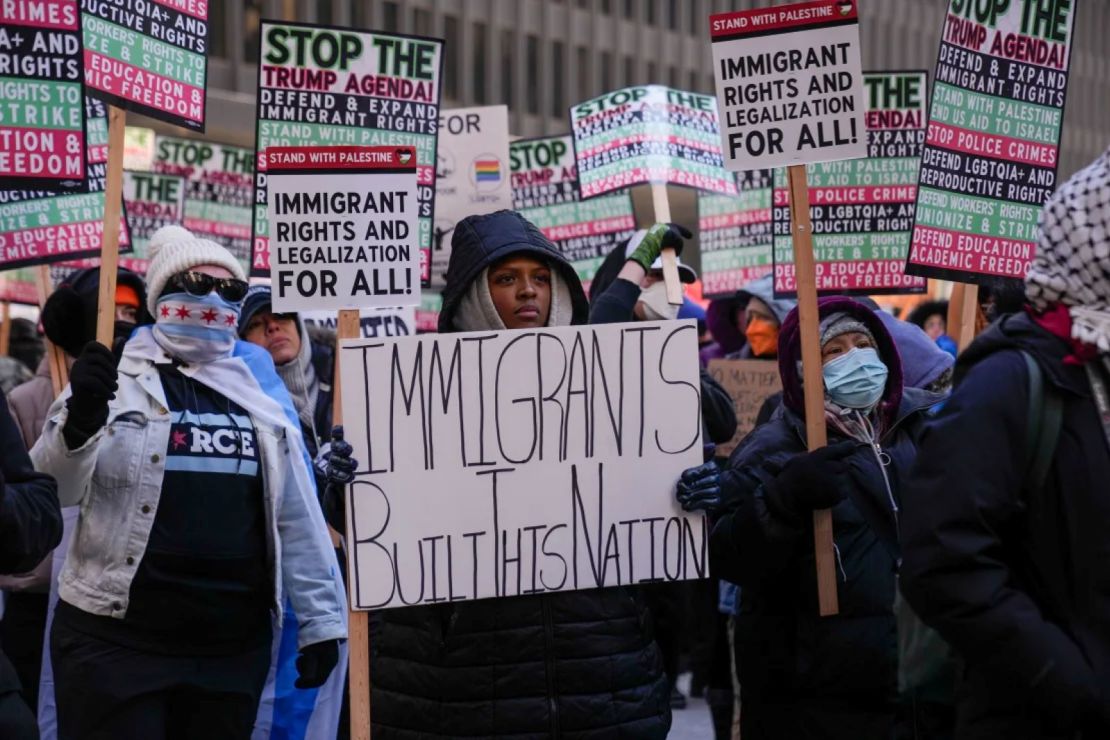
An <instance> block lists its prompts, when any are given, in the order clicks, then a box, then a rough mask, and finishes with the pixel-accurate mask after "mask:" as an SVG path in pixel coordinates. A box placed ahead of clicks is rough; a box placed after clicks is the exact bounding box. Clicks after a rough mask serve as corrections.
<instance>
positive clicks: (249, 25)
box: [243, 0, 262, 64]
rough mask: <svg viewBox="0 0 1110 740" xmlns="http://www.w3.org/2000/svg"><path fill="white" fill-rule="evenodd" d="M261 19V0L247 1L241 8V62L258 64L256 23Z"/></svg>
mask: <svg viewBox="0 0 1110 740" xmlns="http://www.w3.org/2000/svg"><path fill="white" fill-rule="evenodd" d="M261 18H262V0H247V2H246V3H244V6H243V34H244V38H243V61H244V62H248V63H250V64H258V22H259V20H260V19H261Z"/></svg>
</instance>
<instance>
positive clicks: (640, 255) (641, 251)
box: [628, 223, 693, 272]
mask: <svg viewBox="0 0 1110 740" xmlns="http://www.w3.org/2000/svg"><path fill="white" fill-rule="evenodd" d="M692 236H693V234H691V233H690V230H689V229H687V228H686V227H685V226H681V225H679V224H670V223H660V224H655V225H654V226H652V227H651V228H650V229H648V230H647V233H646V234H645V235H644V238H643V239H641V240H640V243H639V244H638V245H637V246H636V248H635V249H634V250H633V251H632V254H630V255H628V259H629V260H631V261H633V262H636V263H638V264H639V265H640V267H643V268H644V270H646V271H648V272H650V271H651V265H652V263H654V262H655V260H656V259H657V258H658V257H659V254H660V253H661V252H662V251H663V250H664V249H666V248H667V247H670V248H672V249H674V251H675V254H682V247H683V245H684V242H683V241H682V240H683V239H689V238H690V237H692Z"/></svg>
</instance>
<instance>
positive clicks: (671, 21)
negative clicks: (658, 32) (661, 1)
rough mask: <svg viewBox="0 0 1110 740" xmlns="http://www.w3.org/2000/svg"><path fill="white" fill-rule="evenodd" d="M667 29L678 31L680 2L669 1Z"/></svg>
mask: <svg viewBox="0 0 1110 740" xmlns="http://www.w3.org/2000/svg"><path fill="white" fill-rule="evenodd" d="M667 27H668V28H670V29H671V30H672V31H677V30H678V0H667Z"/></svg>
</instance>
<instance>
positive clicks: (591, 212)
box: [509, 136, 636, 286]
mask: <svg viewBox="0 0 1110 740" xmlns="http://www.w3.org/2000/svg"><path fill="white" fill-rule="evenodd" d="M509 159H510V161H511V162H512V169H513V204H512V207H513V208H514V209H516V210H517V211H519V212H520V215H522V216H524V217H525V218H526V219H528V220H529V221H531V222H532V223H533V224H535V225H536V226H537V227H538V228H539V229H540V231H542V232H543V233H544V235H545V236H546V237H547V238H548V239H550V240H551V241H552V242H554V244H555V246H556V247H558V248H559V251H560V252H562V253H563V255H564V256H565V257H566V258H567V260H568V261H570V263H571V265H573V266H574V269H575V270H576V271H577V272H578V277H579V278H581V280H582V282H583V283H584V284H586V286H588V285H589V282H590V281H591V280H593V277H594V274H595V273H596V272H597V268H598V267H599V266H600V265H601V262H602V261H603V260H604V259H605V256H606V255H607V254H609V252H611V251H612V250H613V249H615V248H616V247H617V245H619V244H621V243H622V242H624V241H625V240H627V239H628V238H629V237H631V236H632V234H633V233H634V232H635V231H636V216H635V213H634V211H633V206H632V199H631V197H630V195H629V193H627V192H624V191H622V192H616V193H610V194H608V195H602V196H599V197H597V198H591V199H589V200H579V197H578V173H577V169H576V167H575V163H574V144H573V142H572V140H571V137H570V136H550V137H545V138H538V139H520V140H518V141H514V142H513V143H512V144H510V145H509Z"/></svg>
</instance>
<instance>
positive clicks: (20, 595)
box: [0, 267, 151, 710]
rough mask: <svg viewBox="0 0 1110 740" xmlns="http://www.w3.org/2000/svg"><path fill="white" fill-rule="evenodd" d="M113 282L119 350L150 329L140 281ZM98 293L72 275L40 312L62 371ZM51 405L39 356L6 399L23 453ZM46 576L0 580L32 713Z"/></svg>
mask: <svg viewBox="0 0 1110 740" xmlns="http://www.w3.org/2000/svg"><path fill="white" fill-rule="evenodd" d="M116 280H117V283H116V313H115V318H116V322H115V337H116V338H117V341H118V344H119V346H120V347H122V342H124V341H126V340H127V338H128V337H129V336H131V332H132V330H134V328H135V326H136V323H137V322H142V323H150V321H151V317H150V315H149V314H148V313H147V311H146V309H145V308H144V307H143V304H144V303H145V301H146V287H145V286H144V285H143V281H142V278H140V277H139V276H138V275H136V274H135V273H134V272H131V271H130V270H127V269H124V268H122V267H121V268H119V271H118V273H117V277H116ZM99 289H100V268H96V267H94V268H91V269H84V270H78V271H76V272H74V273H73V274H72V275H70V276H69V277H67V278H66V279H65V280H64V281H62V283H61V284H60V285H59V286H58V287H57V288H56V289H55V290H54V292H53V293H52V294H51V295H50V297H49V298H47V300H46V304H45V305H44V306H43V310H42V324H43V329H44V331H45V332H46V336H47V338H48V339H49V340H50V341H51V343H53V344H54V345H55V346H56V347H59V348H61V349H62V350H63V352H64V353H65V361H66V367H67V369H68V368H69V367H71V366H72V365H73V361H74V359H75V358H76V355H78V354H80V353H81V348H82V347H84V346H85V345H86V344H87V343H89V342H91V341H93V339H95V338H96V301H97V293H98V291H99ZM40 344H41V343H40ZM53 402H54V385H53V381H51V379H50V365H49V362H48V361H47V359H46V358H44V357H42V356H41V354H40V361H39V364H38V370H37V371H36V373H35V375H34V377H33V378H31V379H30V380H28V381H27V382H26V383H24V384H22V385H20V386H19V387H18V388H16V389H15V390H13V391H12V392H11V393H9V394H8V405H9V407H10V408H11V415H12V419H13V420H14V421H15V423H16V426H17V427H18V429H19V433H20V435H21V437H22V439H23V444H24V445H25V448H26V449H28V450H30V449H31V447H32V445H34V444H35V442H36V441H37V440H38V438H39V435H40V434H41V433H42V427H43V424H45V423H46V412H47V410H48V409H49V408H50V404H52V403H53ZM50 571H51V558H50V557H46V558H44V559H43V561H42V562H41V563H39V564H38V565H37V566H36V567H35V568H34V570H32V571H31V572H29V573H22V574H17V575H12V576H3V577H0V588H2V589H3V590H4V592H5V602H4V619H3V621H2V622H0V641H2V642H3V644H5V645H7V646H8V657H9V658H11V661H12V664H13V665H14V666H15V669H16V672H17V673H18V674H19V679H20V681H21V682H22V684H23V697H24V699H25V700H26V701H27V704H28V705H29V706H30V707H31V709H32V710H35V709H37V707H38V688H39V677H40V673H41V667H42V649H43V640H44V635H45V628H46V621H47V611H48V604H47V597H48V594H49V593H50Z"/></svg>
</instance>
